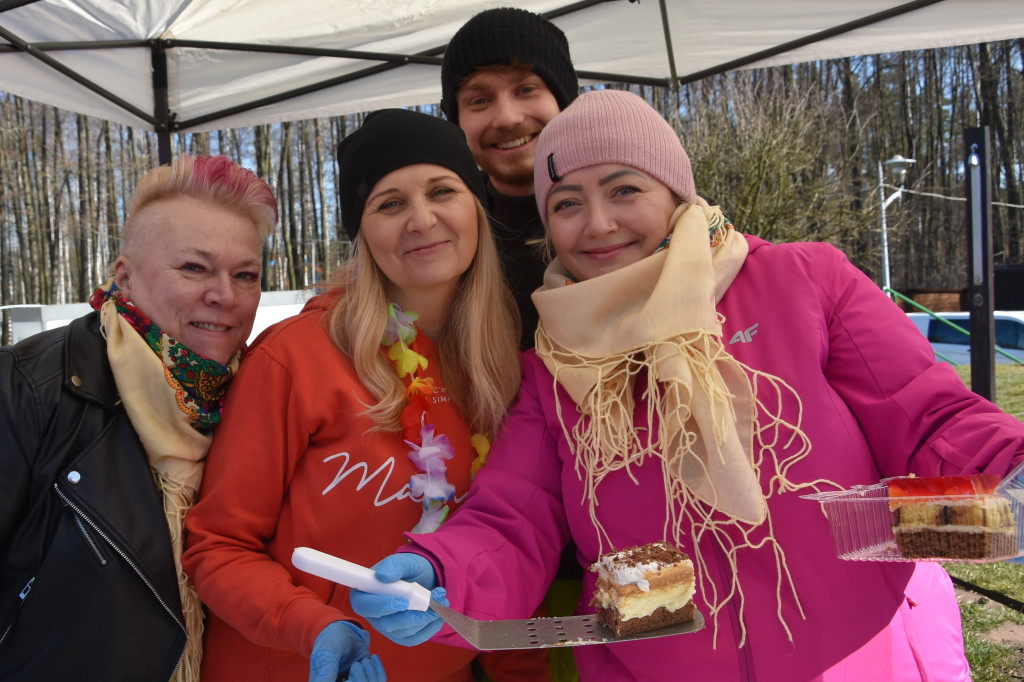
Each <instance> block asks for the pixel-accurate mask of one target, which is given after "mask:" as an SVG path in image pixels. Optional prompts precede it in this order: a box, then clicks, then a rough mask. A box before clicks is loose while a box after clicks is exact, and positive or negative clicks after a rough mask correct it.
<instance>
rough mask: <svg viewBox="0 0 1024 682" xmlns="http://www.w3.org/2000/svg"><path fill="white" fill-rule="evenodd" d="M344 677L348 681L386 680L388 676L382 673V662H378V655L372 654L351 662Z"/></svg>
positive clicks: (374, 681) (381, 681) (376, 681)
mask: <svg viewBox="0 0 1024 682" xmlns="http://www.w3.org/2000/svg"><path fill="white" fill-rule="evenodd" d="M345 679H347V680H348V682H386V681H387V679H388V676H387V675H386V674H384V664H383V663H381V662H380V656H378V655H377V654H374V655H373V656H370V657H369V658H364V659H363V660H361V661H356V662H355V663H353V664H352V667H351V668H349V669H348V677H347V678H345Z"/></svg>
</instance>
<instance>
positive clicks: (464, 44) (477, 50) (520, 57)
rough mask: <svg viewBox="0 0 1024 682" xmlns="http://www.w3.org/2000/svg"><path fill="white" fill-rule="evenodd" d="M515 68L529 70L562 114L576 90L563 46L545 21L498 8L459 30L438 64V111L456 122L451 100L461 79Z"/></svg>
mask: <svg viewBox="0 0 1024 682" xmlns="http://www.w3.org/2000/svg"><path fill="white" fill-rule="evenodd" d="M512 62H518V63H520V64H528V65H531V66H532V67H533V70H534V72H535V73H536V74H537V75H538V76H540V77H541V78H542V79H543V80H544V83H545V84H547V86H548V89H549V90H551V92H552V94H554V96H555V100H556V101H557V102H558V108H559V109H565V108H566V107H567V106H569V103H570V102H572V101H573V100H574V99H576V95H578V94H579V90H580V85H579V81H578V80H577V79H576V69H575V68H573V65H572V58H570V56H569V41H568V40H566V38H565V34H564V33H562V30H561V29H560V28H558V27H557V26H555V25H554V24H552V23H551V22H550V21H548V20H547V19H545V18H544V17H542V16H540V15H539V14H534V13H533V12H529V11H527V10H525V9H516V8H513V7H499V8H496V9H489V10H485V11H483V12H480V13H479V14H477V15H476V16H474V17H473V18H472V19H470V20H469V21H467V22H466V23H465V24H463V25H462V28H460V29H459V30H458V31H457V32H456V33H455V35H454V36H452V39H451V42H449V43H448V47H447V48H446V49H445V52H444V60H443V61H442V63H441V110H442V111H443V112H444V114H445V116H447V117H448V120H449V121H451V122H452V123H456V124H458V122H459V104H458V102H457V101H456V95H457V94H458V91H459V85H461V83H462V81H463V79H465V78H466V76H468V75H470V74H471V73H473V72H474V71H476V70H477V69H479V68H480V67H482V66H491V65H494V64H498V65H501V64H511V63H512Z"/></svg>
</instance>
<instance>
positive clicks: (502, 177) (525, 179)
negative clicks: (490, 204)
mask: <svg viewBox="0 0 1024 682" xmlns="http://www.w3.org/2000/svg"><path fill="white" fill-rule="evenodd" d="M484 172H486V173H487V175H488V176H490V178H491V180H492V181H494V180H497V181H498V182H500V183H504V184H506V185H512V186H514V187H523V186H527V185H529V187H530V188H531V190H532V188H533V164H525V163H522V164H521V163H517V164H514V165H502V166H501V167H499V168H484Z"/></svg>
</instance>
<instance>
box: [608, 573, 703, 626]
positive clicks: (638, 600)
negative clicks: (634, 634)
mask: <svg viewBox="0 0 1024 682" xmlns="http://www.w3.org/2000/svg"><path fill="white" fill-rule="evenodd" d="M696 593H697V588H696V586H695V585H694V584H693V583H692V582H691V583H689V584H686V585H675V586H673V587H668V588H665V589H661V590H656V591H654V592H637V593H634V594H631V595H629V596H627V597H624V598H622V599H621V601H619V600H617V599H616V594H615V593H614V592H609V591H607V590H598V591H597V594H595V595H594V596H595V598H596V601H597V605H598V606H600V607H601V608H603V609H611V608H614V609H616V610H618V612H619V614H621V617H622V620H629V619H631V618H643V617H644V616H649V615H651V614H652V613H654V612H655V611H657V610H658V609H659V608H661V607H665V609H666V610H668V611H678V610H679V609H681V608H683V607H684V606H686V605H687V604H689V603H690V600H691V599H693V595H694V594H696Z"/></svg>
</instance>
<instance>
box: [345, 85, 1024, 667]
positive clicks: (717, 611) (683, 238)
mask: <svg viewBox="0 0 1024 682" xmlns="http://www.w3.org/2000/svg"><path fill="white" fill-rule="evenodd" d="M536 158H537V164H536V172H535V176H534V177H535V183H536V196H537V203H538V206H539V208H540V212H541V215H542V216H544V217H545V220H546V224H547V228H548V236H549V238H550V241H551V243H552V246H553V247H554V250H555V252H556V254H557V259H555V260H554V261H553V262H552V263H551V265H550V266H549V267H548V270H547V273H546V277H545V283H544V286H543V287H542V288H541V289H540V290H538V291H537V292H536V293H535V294H534V296H533V298H534V302H535V304H536V305H537V309H538V311H539V312H540V316H541V326H540V328H539V330H538V332H537V344H536V352H535V353H533V352H531V353H527V354H526V355H525V356H524V358H523V362H522V364H523V385H522V388H521V391H520V395H519V399H518V402H517V403H516V405H515V406H514V407H513V409H512V412H511V413H510V416H509V417H508V419H507V421H506V423H505V426H504V428H503V431H502V433H501V435H500V436H499V438H498V440H497V441H496V442H495V444H494V448H493V449H492V452H491V454H490V458H489V460H488V464H487V467H485V470H484V471H483V473H481V475H480V476H478V477H477V479H476V480H475V481H474V484H473V486H472V488H471V491H470V496H469V498H468V499H467V500H466V502H465V503H464V505H463V507H462V508H461V509H460V510H459V512H458V513H456V514H455V515H453V517H452V518H451V519H450V520H449V522H448V523H447V524H446V525H445V526H444V527H443V528H441V529H440V531H439V532H437V533H434V534H432V535H430V536H417V537H415V538H413V542H412V544H411V545H409V546H408V547H407V548H406V549H407V550H408V551H404V552H403V553H400V554H397V555H393V556H392V557H389V558H387V559H385V560H384V561H383V562H381V563H380V564H378V566H377V569H378V577H380V578H381V579H382V580H394V579H397V578H406V579H413V580H416V581H417V582H420V583H422V584H424V585H426V586H428V587H431V588H432V587H434V586H436V585H438V584H440V585H443V586H444V588H445V589H446V591H447V596H448V599H449V600H450V601H451V604H452V606H453V607H454V608H456V609H457V610H459V611H462V612H464V613H467V614H468V615H470V616H472V617H474V618H480V619H495V618H522V617H527V616H529V614H530V613H531V612H532V610H533V608H534V607H535V606H536V605H537V603H538V602H539V601H540V600H541V598H542V597H543V594H544V589H545V588H546V587H547V585H548V584H549V582H550V580H551V578H552V576H553V575H554V571H555V568H556V564H557V559H558V555H559V551H560V549H561V547H562V545H563V544H564V543H565V542H566V541H567V539H568V538H569V537H570V536H571V537H572V539H573V540H574V541H575V543H576V546H577V547H578V557H577V558H578V560H579V562H580V564H581V565H582V566H584V567H589V566H590V565H591V564H592V563H593V562H594V561H596V559H597V558H598V557H599V556H600V555H601V554H602V553H603V552H607V551H610V550H617V549H623V548H626V547H629V546H632V545H638V544H643V543H646V542H652V541H659V540H665V541H668V542H671V543H673V544H675V545H677V546H679V547H680V548H681V549H682V550H683V551H684V552H686V553H687V554H689V555H690V556H691V557H692V558H693V560H694V565H695V568H696V571H697V579H698V590H697V596H696V597H695V602H696V604H697V608H698V609H699V610H700V611H701V612H702V613H703V614H704V616H705V618H706V620H707V627H706V628H704V629H703V630H701V631H699V632H697V633H695V634H690V635H681V636H676V637H667V638H657V639H648V640H639V641H634V642H624V643H618V644H613V645H592V646H582V647H578V648H576V649H575V650H574V652H575V656H576V661H577V664H578V666H579V670H580V677H581V679H583V680H587V681H590V680H616V681H618V680H630V679H635V680H664V679H693V680H705V679H716V680H770V681H775V680H828V681H831V680H925V679H927V680H968V679H970V671H969V668H968V665H967V661H966V659H965V657H964V649H963V640H962V635H961V626H960V617H959V610H958V607H957V602H956V599H955V596H954V593H953V588H952V585H951V583H950V580H949V578H948V576H947V575H946V573H945V572H944V571H943V569H942V568H941V567H940V566H938V565H937V564H934V563H924V562H922V563H911V562H900V563H883V562H853V561H842V560H839V559H837V558H836V556H835V552H834V550H833V545H832V541H831V539H830V533H829V528H828V525H827V522H826V519H825V518H824V516H823V515H822V513H821V511H820V509H819V506H818V505H817V504H816V503H814V502H812V501H808V500H805V499H801V494H805V493H809V492H813V491H824V490H835V489H840V488H848V487H849V486H852V485H856V484H870V483H875V482H877V481H878V480H879V479H880V478H882V477H888V476H896V475H901V474H907V473H915V474H918V475H921V476H937V475H947V474H956V473H973V472H991V473H996V474H1000V475H1003V474H1005V473H1006V472H1007V471H1009V470H1010V469H1011V468H1012V467H1013V466H1014V465H1015V464H1016V463H1017V462H1018V461H1020V460H1021V458H1022V457H1024V425H1022V424H1021V423H1020V422H1019V421H1018V420H1016V419H1014V418H1013V417H1010V416H1008V415H1005V414H1003V413H1002V412H1000V411H999V410H998V408H996V406H994V405H993V404H992V403H990V402H987V401H985V400H983V399H982V398H980V397H978V396H977V395H975V394H973V393H971V392H970V391H968V390H967V388H966V387H965V386H964V384H963V382H962V381H961V380H960V379H959V378H958V377H957V376H956V374H955V373H954V372H953V370H952V369H951V368H950V367H949V366H948V365H945V364H941V363H936V362H935V361H934V356H933V353H932V351H931V349H930V347H929V345H928V343H927V342H926V341H925V340H924V338H923V337H922V336H921V334H920V333H919V332H918V331H917V330H916V328H915V327H914V325H913V324H912V323H911V322H909V321H908V320H907V318H906V315H905V314H904V313H903V312H902V311H900V310H899V309H898V308H897V307H896V306H894V305H893V304H892V303H891V301H889V300H888V298H887V297H886V296H885V295H884V294H883V293H882V292H881V291H880V290H879V288H878V287H877V286H875V285H874V284H873V283H872V282H871V281H870V280H869V279H868V278H867V277H865V276H864V275H863V274H862V273H860V272H859V271H858V270H857V269H855V268H854V267H853V266H852V265H851V264H850V263H849V262H848V261H847V259H846V258H845V256H844V255H843V254H842V253H841V252H839V251H838V250H836V249H835V248H833V247H831V246H829V245H826V244H810V243H806V244H777V245H776V244H770V243H768V242H766V241H764V240H762V239H759V238H757V237H752V236H749V235H743V234H740V233H739V232H737V231H735V230H734V229H733V226H732V225H731V224H730V223H729V222H728V221H727V220H725V218H724V217H723V215H722V213H721V211H720V210H719V209H718V207H714V206H709V205H708V204H707V203H706V202H705V201H704V200H703V199H701V198H700V197H698V196H697V195H696V192H695V190H694V183H693V176H692V173H691V169H690V164H689V160H688V158H687V156H686V153H685V151H684V150H683V148H682V146H681V145H680V143H679V139H678V137H677V136H676V135H675V133H674V131H673V130H672V128H671V127H670V126H669V125H668V124H667V123H666V122H665V121H664V119H662V118H661V116H660V115H658V114H657V112H655V111H654V110H653V109H652V108H651V107H650V106H648V105H647V104H646V103H645V102H644V101H643V100H641V99H640V98H638V97H636V96H634V95H631V94H629V93H625V92H618V91H608V90H605V91H595V92H590V93H586V94H584V95H582V96H580V98H579V99H577V100H576V101H575V102H574V103H573V104H572V105H570V106H569V107H568V108H567V109H566V110H565V111H564V112H563V113H561V114H559V116H557V117H556V118H555V119H554V120H553V121H552V122H551V123H550V124H549V125H548V126H547V127H546V128H545V129H544V131H543V132H542V133H541V136H540V141H539V144H538V151H537V157H536ZM709 245H710V248H709ZM652 396H654V398H653V399H652ZM594 582H595V578H594V576H593V575H592V574H588V575H587V577H586V578H585V582H584V587H583V594H582V596H581V598H580V602H579V610H580V612H581V613H586V612H593V611H594V610H595V608H594V607H593V606H591V605H590V598H591V596H592V594H593V592H594ZM352 604H353V607H354V608H355V610H356V611H357V612H358V613H360V614H362V615H364V616H366V617H368V620H369V621H370V622H371V623H372V624H373V625H374V626H375V627H376V628H377V629H378V630H380V631H381V632H382V633H385V634H388V635H389V636H390V637H392V639H394V640H396V641H399V642H400V643H404V644H415V643H418V642H420V641H423V640H425V639H426V638H428V637H430V636H431V635H433V634H434V633H437V632H438V631H439V630H440V626H441V623H440V621H438V620H436V616H434V614H433V613H432V612H425V613H422V612H411V611H408V612H407V611H404V610H403V609H404V608H405V604H404V601H403V600H401V599H395V598H386V597H375V596H372V595H366V594H363V593H353V596H352ZM459 639H460V638H459V637H458V636H457V635H454V634H453V633H451V631H450V630H448V629H447V628H446V629H445V630H443V631H441V632H440V634H437V636H436V640H437V641H444V642H450V643H455V642H457V641H458V640H459Z"/></svg>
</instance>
